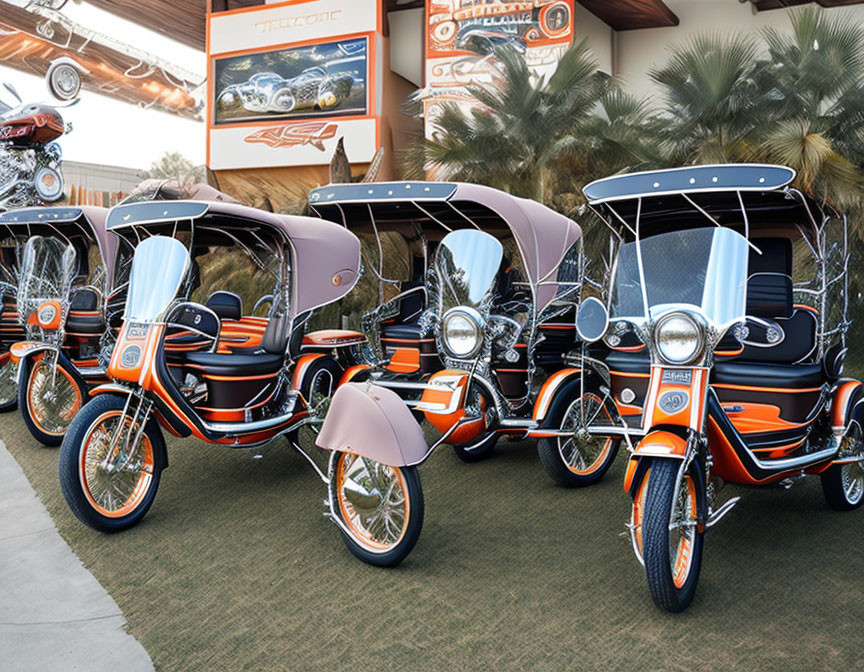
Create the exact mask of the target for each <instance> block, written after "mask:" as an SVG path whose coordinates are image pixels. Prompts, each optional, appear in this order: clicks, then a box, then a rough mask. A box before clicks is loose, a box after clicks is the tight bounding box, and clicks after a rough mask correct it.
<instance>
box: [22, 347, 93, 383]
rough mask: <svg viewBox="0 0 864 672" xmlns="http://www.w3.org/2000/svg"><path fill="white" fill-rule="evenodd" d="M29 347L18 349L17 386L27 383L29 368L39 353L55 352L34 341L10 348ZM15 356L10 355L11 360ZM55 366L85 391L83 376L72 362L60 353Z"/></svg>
mask: <svg viewBox="0 0 864 672" xmlns="http://www.w3.org/2000/svg"><path fill="white" fill-rule="evenodd" d="M19 345H21V346H29V347H27V348H26V349H19V354H20V356H19V357H18V362H19V364H18V385H19V386H21V385H25V384H26V383H27V378H28V377H29V376H30V366H31V363H32V362H33V358H34V357H35V356H36V355H38V354H39V353H41V352H45V351H46V350H55V349H54V348H52V347H51V346H50V345H46V344H45V343H37V342H36V341H22V342H21V343H16V344H15V345H13V346H12V348H13V349H14V348H15V347H16V346H19ZM15 357H16V355H14V354H13V355H12V360H13V361H15ZM57 365H58V366H62V367H63V368H64V369H65V370H66V371H67V372H68V373H69V375H70V376H72V378H73V379H74V380H75V383H76V385H78V387H79V388H81V389H82V390H86V389H87V381H86V380H84V378H83V376H81V374H80V373H78V369H77V367H76V366H75V365H74V364H73V363H72V361H71V360H70V359H69V358H68V357H67V356H66V355H64V354H63V353H62V352H60V353H58V354H57Z"/></svg>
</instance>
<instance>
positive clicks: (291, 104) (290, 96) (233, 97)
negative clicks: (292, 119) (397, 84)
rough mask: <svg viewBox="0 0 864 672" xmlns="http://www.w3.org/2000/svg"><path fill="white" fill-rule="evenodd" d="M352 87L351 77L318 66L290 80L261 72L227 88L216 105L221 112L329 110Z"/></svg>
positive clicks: (341, 100)
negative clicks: (239, 109)
mask: <svg viewBox="0 0 864 672" xmlns="http://www.w3.org/2000/svg"><path fill="white" fill-rule="evenodd" d="M353 85H354V78H353V77H352V76H351V75H349V74H347V73H345V72H341V73H336V74H330V73H328V72H327V71H326V70H324V68H321V67H312V68H307V69H306V70H304V71H303V72H301V73H300V74H299V75H297V76H296V77H291V78H290V79H285V78H284V77H282V76H280V75H277V74H276V73H275V72H260V73H258V74H255V75H252V77H250V78H249V79H248V80H247V81H246V82H245V83H243V84H231V85H230V86H227V87H226V88H225V90H224V91H222V93H220V94H219V98H218V100H217V105H218V107H219V109H220V110H221V111H223V112H228V111H232V110H235V109H238V108H241V107H242V108H243V109H245V110H246V111H248V112H259V113H260V112H281V113H283V114H284V113H288V112H294V111H297V110H303V109H310V108H315V107H317V108H318V109H321V110H329V109H333V108H334V107H338V106H339V105H340V104H342V102H344V101H345V99H346V98H347V97H348V95H349V94H350V93H351V87H352V86H353Z"/></svg>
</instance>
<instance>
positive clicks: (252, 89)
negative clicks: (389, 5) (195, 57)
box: [207, 0, 382, 170]
mask: <svg viewBox="0 0 864 672" xmlns="http://www.w3.org/2000/svg"><path fill="white" fill-rule="evenodd" d="M207 19H208V32H207V55H208V92H207V106H208V109H207V165H208V167H209V168H211V169H212V170H229V169H239V168H257V167H278V166H311V165H326V164H327V163H329V162H330V159H331V157H332V155H333V151H334V150H335V147H336V144H337V142H338V141H339V139H340V138H342V139H343V141H344V143H345V150H346V152H347V153H348V155H349V156H350V157H351V160H352V161H356V162H367V161H371V160H372V158H373V156H374V155H375V152H376V150H377V149H378V147H379V145H380V118H379V114H380V112H379V110H380V107H381V100H380V98H381V93H380V86H379V82H380V81H381V75H382V73H381V71H380V64H381V63H382V58H381V54H380V49H381V39H380V31H381V16H380V3H379V2H378V1H377V0H295V1H293V2H284V3H279V4H275V5H264V6H260V7H254V8H246V9H243V10H237V11H233V12H220V13H217V14H209V15H208V17H207ZM348 26H350V27H351V29H352V30H353V31H355V32H351V33H347V32H346V27H348Z"/></svg>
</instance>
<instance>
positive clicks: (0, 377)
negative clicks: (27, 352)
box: [0, 360, 18, 405]
mask: <svg viewBox="0 0 864 672" xmlns="http://www.w3.org/2000/svg"><path fill="white" fill-rule="evenodd" d="M17 378H18V365H17V364H13V363H12V361H11V360H8V361H7V362H6V364H5V365H4V366H3V367H2V368H0V405H2V404H8V403H9V402H10V401H12V400H14V399H15V397H17V396H18V381H17Z"/></svg>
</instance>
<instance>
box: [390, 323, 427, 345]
mask: <svg viewBox="0 0 864 672" xmlns="http://www.w3.org/2000/svg"><path fill="white" fill-rule="evenodd" d="M381 338H403V339H405V340H411V341H416V340H419V339H420V338H421V336H420V325H419V324H384V325H381Z"/></svg>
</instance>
